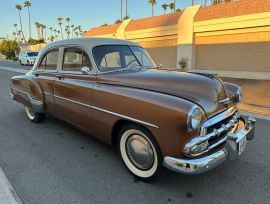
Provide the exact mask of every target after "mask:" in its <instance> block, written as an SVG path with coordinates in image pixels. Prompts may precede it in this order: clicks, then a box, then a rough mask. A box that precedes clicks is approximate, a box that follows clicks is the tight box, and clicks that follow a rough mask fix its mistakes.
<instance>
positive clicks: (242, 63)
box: [196, 42, 270, 71]
mask: <svg viewBox="0 0 270 204" xmlns="http://www.w3.org/2000/svg"><path fill="white" fill-rule="evenodd" d="M196 56H197V59H196V68H197V69H213V70H215V69H223V70H241V71H270V42H257V43H227V44H205V45H197V46H196Z"/></svg>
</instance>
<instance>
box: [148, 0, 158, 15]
mask: <svg viewBox="0 0 270 204" xmlns="http://www.w3.org/2000/svg"><path fill="white" fill-rule="evenodd" d="M148 3H149V4H151V6H152V16H154V6H155V4H156V3H157V1H156V0H148Z"/></svg>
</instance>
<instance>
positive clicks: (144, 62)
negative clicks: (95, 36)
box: [93, 45, 155, 72]
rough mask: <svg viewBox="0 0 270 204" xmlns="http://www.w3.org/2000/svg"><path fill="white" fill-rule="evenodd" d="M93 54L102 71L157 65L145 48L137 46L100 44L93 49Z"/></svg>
mask: <svg viewBox="0 0 270 204" xmlns="http://www.w3.org/2000/svg"><path fill="white" fill-rule="evenodd" d="M93 56H94V59H95V62H96V65H97V67H98V69H99V71H101V72H106V71H114V70H121V69H137V68H153V67H155V63H154V62H153V61H152V59H151V58H150V57H149V55H148V54H147V52H146V51H145V50H144V49H143V48H141V47H136V46H127V45H103V46H98V47H95V48H94V49H93Z"/></svg>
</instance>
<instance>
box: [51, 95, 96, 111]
mask: <svg viewBox="0 0 270 204" xmlns="http://www.w3.org/2000/svg"><path fill="white" fill-rule="evenodd" d="M54 97H56V98H60V99H62V100H65V101H68V102H71V103H75V104H78V105H81V106H86V107H88V108H92V106H91V105H88V104H85V103H81V102H78V101H74V100H71V99H68V98H64V97H61V96H57V95H54Z"/></svg>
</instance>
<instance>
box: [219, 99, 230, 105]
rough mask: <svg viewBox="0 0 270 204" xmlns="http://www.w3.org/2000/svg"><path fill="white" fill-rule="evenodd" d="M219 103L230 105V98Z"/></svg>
mask: <svg viewBox="0 0 270 204" xmlns="http://www.w3.org/2000/svg"><path fill="white" fill-rule="evenodd" d="M219 103H222V104H224V105H227V104H229V103H230V98H225V99H222V100H221V101H219Z"/></svg>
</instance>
